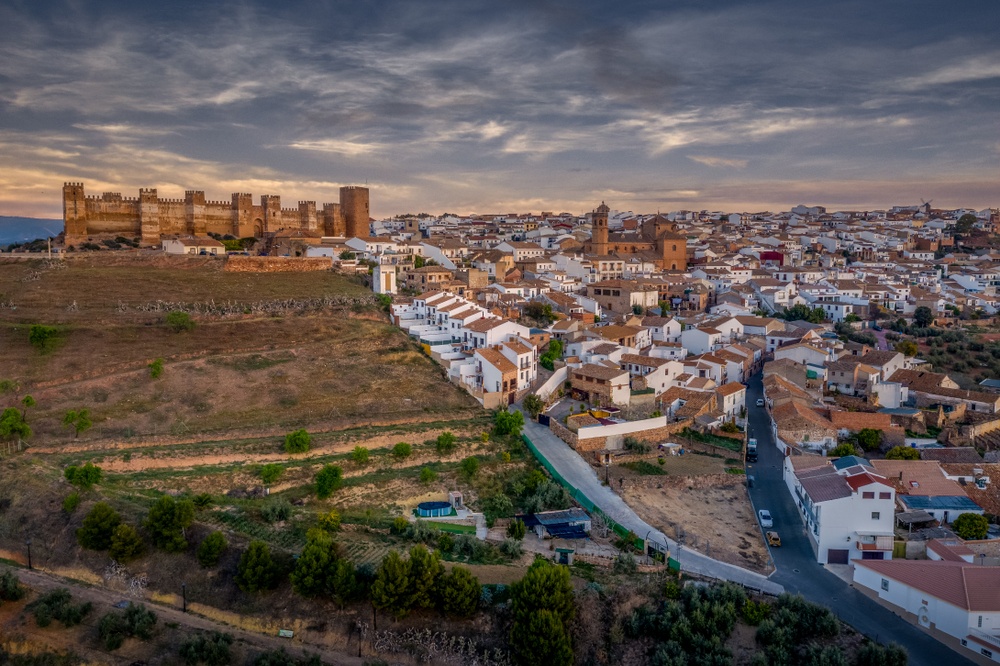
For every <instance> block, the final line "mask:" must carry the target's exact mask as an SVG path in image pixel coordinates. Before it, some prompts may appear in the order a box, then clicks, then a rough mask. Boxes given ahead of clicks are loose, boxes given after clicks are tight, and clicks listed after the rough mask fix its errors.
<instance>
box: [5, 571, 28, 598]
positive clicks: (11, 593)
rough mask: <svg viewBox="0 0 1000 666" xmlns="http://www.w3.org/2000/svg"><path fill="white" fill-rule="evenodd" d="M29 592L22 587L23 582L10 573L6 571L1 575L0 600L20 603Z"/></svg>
mask: <svg viewBox="0 0 1000 666" xmlns="http://www.w3.org/2000/svg"><path fill="white" fill-rule="evenodd" d="M27 593H28V591H27V590H26V589H25V588H24V586H23V585H21V581H19V580H18V579H17V576H15V575H14V574H12V573H11V572H10V571H4V572H3V574H2V575H0V600H3V601H18V600H20V599H23V598H24V595H26V594H27Z"/></svg>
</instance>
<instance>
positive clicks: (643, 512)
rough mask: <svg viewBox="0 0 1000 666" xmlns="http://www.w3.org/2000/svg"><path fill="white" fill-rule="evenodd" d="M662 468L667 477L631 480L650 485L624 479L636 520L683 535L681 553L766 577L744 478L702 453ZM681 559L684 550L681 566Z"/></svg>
mask: <svg viewBox="0 0 1000 666" xmlns="http://www.w3.org/2000/svg"><path fill="white" fill-rule="evenodd" d="M665 468H666V470H667V471H668V475H667V476H652V477H651V476H633V477H632V478H634V479H636V480H639V479H641V480H642V481H643V482H644V483H652V484H653V486H652V487H643V486H641V485H639V484H638V483H634V484H630V483H629V481H628V479H627V478H626V481H625V484H624V491H623V494H622V498H623V499H624V500H625V501H626V502H627V503H628V505H629V506H631V507H632V508H633V509H634V510H635V512H636V513H637V514H639V517H641V518H642V519H643V520H645V521H646V522H647V523H649V524H650V525H653V526H654V527H657V528H659V529H660V530H661V531H663V532H664V533H665V534H667V535H668V536H671V537H675V538H676V537H677V536H678V535H681V534H683V535H684V548H685V549H688V548H691V549H694V550H697V551H698V552H700V553H705V554H706V555H710V556H711V557H714V558H715V559H717V560H721V561H723V562H728V563H730V564H735V565H738V566H741V567H746V568H747V569H750V570H752V571H758V572H761V573H770V571H771V568H770V565H769V558H768V553H767V548H766V547H765V546H764V542H763V537H762V536H761V532H760V527H759V526H758V524H757V519H756V516H754V512H753V507H752V506H751V504H750V500H749V498H748V497H747V491H746V487H745V486H744V477H743V476H741V475H731V474H726V473H725V468H726V465H725V463H724V461H723V460H722V459H720V458H711V457H708V456H700V455H685V456H678V457H676V458H668V459H667V460H666V464H665ZM650 479H655V481H649V480H650ZM657 486H659V487H657ZM683 557H684V556H683V552H682V553H681V562H682V563H683Z"/></svg>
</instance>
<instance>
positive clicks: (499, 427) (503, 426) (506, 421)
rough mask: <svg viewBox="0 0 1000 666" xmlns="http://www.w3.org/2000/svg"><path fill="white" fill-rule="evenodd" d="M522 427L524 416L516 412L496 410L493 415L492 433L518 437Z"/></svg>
mask: <svg viewBox="0 0 1000 666" xmlns="http://www.w3.org/2000/svg"><path fill="white" fill-rule="evenodd" d="M523 427H524V414H522V413H521V412H518V411H513V412H511V411H507V410H506V409H501V410H498V411H497V412H496V413H495V414H494V415H493V431H494V432H495V433H496V434H498V435H500V436H504V435H513V436H515V437H516V436H518V435H520V434H521V428H523Z"/></svg>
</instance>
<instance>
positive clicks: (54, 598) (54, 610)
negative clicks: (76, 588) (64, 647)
mask: <svg viewBox="0 0 1000 666" xmlns="http://www.w3.org/2000/svg"><path fill="white" fill-rule="evenodd" d="M28 608H30V609H31V610H32V611H34V613H35V622H37V623H38V626H39V627H47V626H49V624H51V623H52V620H58V621H59V622H61V623H62V625H63V626H65V627H75V626H76V625H78V624H80V623H81V622H83V618H85V617H86V616H87V614H88V613H90V611H91V609H92V608H93V604H91V603H90V602H89V601H87V602H85V603H82V604H74V603H73V595H72V594H70V592H69V590H67V589H66V588H64V587H63V588H59V589H56V590H52V591H51V592H48V593H46V594H44V595H42V596H41V597H40V598H39V599H38V600H37V601H34V602H32V603H31V604H29V606H28Z"/></svg>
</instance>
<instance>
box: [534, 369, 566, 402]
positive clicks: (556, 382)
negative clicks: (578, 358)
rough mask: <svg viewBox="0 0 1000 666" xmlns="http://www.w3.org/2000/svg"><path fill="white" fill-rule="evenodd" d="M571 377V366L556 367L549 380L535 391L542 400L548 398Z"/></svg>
mask: <svg viewBox="0 0 1000 666" xmlns="http://www.w3.org/2000/svg"><path fill="white" fill-rule="evenodd" d="M568 378H569V366H565V365H564V366H563V367H561V368H556V371H555V372H554V373H553V374H552V376H551V377H549V379H548V381H546V382H545V383H544V384H542V385H541V386H540V387H538V390H537V391H535V393H536V394H538V397H539V398H541V399H542V400H548V399H549V397H550V396H551V395H552V394H553V393H555V392H557V391H558V390H559V388H560V387H561V386H562V385H563V384H565V383H566V380H567V379H568Z"/></svg>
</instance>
